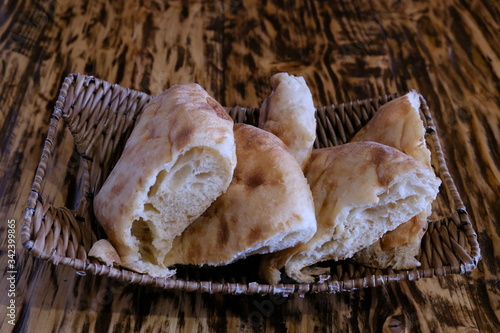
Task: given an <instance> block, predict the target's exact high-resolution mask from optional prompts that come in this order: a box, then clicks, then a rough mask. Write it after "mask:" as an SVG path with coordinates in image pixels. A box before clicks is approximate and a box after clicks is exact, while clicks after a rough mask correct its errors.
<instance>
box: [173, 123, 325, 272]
mask: <svg viewBox="0 0 500 333" xmlns="http://www.w3.org/2000/svg"><path fill="white" fill-rule="evenodd" d="M234 136H235V141H236V156H237V159H238V164H237V165H236V169H235V171H234V177H233V180H232V182H231V184H230V185H229V187H228V188H227V191H226V192H225V193H224V194H222V195H221V196H220V197H219V198H218V199H217V200H216V201H215V202H214V203H213V204H212V205H211V206H210V208H209V209H208V210H207V211H206V212H205V213H204V214H203V215H202V216H201V217H199V218H198V219H197V220H196V221H195V222H193V223H192V224H191V225H190V226H189V227H188V228H187V229H186V230H185V231H184V232H183V233H182V235H181V236H179V237H177V238H176V239H175V240H174V245H173V247H172V250H171V251H170V252H169V253H168V254H167V256H166V257H165V261H164V263H165V265H173V264H193V265H210V266H219V265H225V264H229V263H232V262H234V261H236V260H238V259H242V258H245V257H248V256H250V255H252V254H262V253H268V252H274V251H279V250H282V249H284V248H288V247H291V246H294V245H296V244H298V243H299V242H305V241H307V240H309V239H310V238H311V237H312V236H313V234H314V233H315V232H316V218H315V215H314V205H313V201H312V194H311V190H310V188H309V185H308V184H307V180H306V178H305V177H304V173H303V172H302V169H301V168H300V166H299V164H298V162H297V161H296V160H295V158H294V157H293V155H292V154H291V153H290V152H289V150H288V149H287V147H286V146H285V145H284V144H283V142H281V140H280V139H279V138H277V137H276V136H275V135H274V134H272V133H269V132H266V131H264V130H261V129H259V128H257V127H254V126H250V125H244V124H235V125H234Z"/></svg>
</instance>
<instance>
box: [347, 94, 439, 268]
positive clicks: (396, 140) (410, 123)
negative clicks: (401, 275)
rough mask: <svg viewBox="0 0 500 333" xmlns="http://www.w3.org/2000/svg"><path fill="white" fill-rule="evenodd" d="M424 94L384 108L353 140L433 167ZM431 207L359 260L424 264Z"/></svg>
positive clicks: (371, 263) (407, 265)
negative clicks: (424, 239)
mask: <svg viewBox="0 0 500 333" xmlns="http://www.w3.org/2000/svg"><path fill="white" fill-rule="evenodd" d="M419 110H420V95H419V94H418V93H417V92H416V91H414V90H412V91H410V92H409V93H407V94H406V95H404V96H402V97H399V98H396V99H394V100H392V101H390V102H388V103H387V104H385V105H383V106H381V107H380V109H379V110H378V111H377V112H376V113H375V115H374V116H373V118H372V119H371V120H370V121H369V122H368V124H367V125H366V126H365V127H363V128H362V129H361V130H360V131H359V132H358V133H357V134H356V135H355V136H354V138H353V139H352V140H351V142H358V141H375V142H378V143H382V144H385V145H388V146H391V147H394V148H396V149H399V150H401V151H402V152H404V153H406V154H408V155H409V156H412V157H414V158H415V159H417V160H419V161H420V162H422V163H424V164H425V165H427V166H429V167H431V163H430V156H431V153H430V151H429V149H428V148H427V146H426V144H425V128H424V124H423V122H422V119H421V118H420V111H419ZM430 213H431V205H429V206H428V209H427V210H426V211H424V212H422V213H420V214H418V215H417V216H415V217H413V218H412V219H411V220H410V221H408V222H406V223H404V224H402V225H401V226H399V227H398V228H396V229H395V230H393V231H390V232H388V233H387V234H385V235H384V236H383V237H382V238H381V239H380V240H379V241H377V242H375V243H374V244H373V245H371V246H369V247H367V248H365V249H363V250H362V251H360V252H359V253H356V255H355V256H354V259H355V260H356V261H358V262H359V263H362V264H365V265H368V266H372V267H377V268H388V267H392V268H394V269H412V268H415V267H418V266H420V262H419V261H418V260H417V259H416V257H417V256H418V255H419V253H420V245H421V240H422V237H423V236H424V234H425V232H426V230H427V216H429V215H430Z"/></svg>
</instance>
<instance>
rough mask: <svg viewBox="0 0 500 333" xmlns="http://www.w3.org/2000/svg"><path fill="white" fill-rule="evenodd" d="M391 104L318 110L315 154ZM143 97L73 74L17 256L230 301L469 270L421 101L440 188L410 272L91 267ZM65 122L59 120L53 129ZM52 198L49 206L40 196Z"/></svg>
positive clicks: (468, 234) (246, 263)
mask: <svg viewBox="0 0 500 333" xmlns="http://www.w3.org/2000/svg"><path fill="white" fill-rule="evenodd" d="M395 97H397V95H388V96H382V97H377V98H371V99H367V100H362V101H353V102H350V103H346V104H340V105H337V106H326V107H321V108H318V110H317V123H318V130H317V140H316V143H315V146H316V147H327V146H332V145H339V144H343V143H345V142H347V141H349V139H350V138H351V137H352V136H353V135H354V134H355V133H356V132H357V131H358V130H359V129H360V128H361V127H362V126H363V125H364V124H366V122H367V121H368V120H369V119H370V117H371V116H373V114H374V113H375V112H376V111H377V109H378V108H379V107H380V106H381V105H383V104H384V103H387V102H388V101H390V100H391V99H393V98H395ZM150 98H151V97H150V96H148V95H146V94H144V93H141V92H137V91H133V90H130V89H126V88H123V87H120V86H118V85H114V84H110V83H108V82H105V81H102V80H99V79H96V78H94V77H90V76H85V75H81V74H71V75H69V76H68V77H67V78H66V79H65V80H64V83H63V85H62V88H61V90H60V95H59V98H58V100H57V102H56V105H55V108H54V112H53V114H52V116H51V118H50V128H49V131H48V134H47V138H46V140H45V143H44V147H43V152H42V156H41V160H40V163H39V165H38V168H37V170H36V174H35V178H34V181H33V186H32V190H31V193H30V195H29V198H28V202H27V207H26V213H25V217H24V221H23V227H22V233H21V237H22V242H23V245H24V247H25V248H26V249H27V250H28V251H29V252H30V253H31V254H32V255H34V256H35V257H38V258H42V259H44V260H48V261H50V262H52V263H54V264H56V265H57V264H64V265H68V266H71V267H73V268H74V269H75V270H76V273H77V274H80V275H84V274H87V273H91V274H95V275H106V276H110V277H112V278H116V279H119V280H122V281H126V282H130V283H140V284H144V285H153V286H156V287H159V288H164V289H170V290H172V289H177V290H187V291H202V292H209V293H230V294H283V295H287V294H290V293H299V294H306V293H317V292H326V293H335V292H339V291H348V290H353V289H358V288H365V287H375V286H380V285H383V284H385V283H388V282H390V281H400V280H416V279H419V278H425V277H427V278H429V277H435V276H443V275H448V274H457V273H458V274H460V273H465V272H467V271H470V270H472V269H474V268H476V266H477V262H478V260H479V259H480V249H479V246H478V243H477V236H476V234H475V232H474V230H473V228H472V225H471V223H470V221H469V217H468V215H467V212H466V209H465V207H464V205H463V203H462V200H461V199H460V196H459V194H458V192H457V190H456V187H455V185H454V183H453V180H452V178H451V176H450V174H449V172H448V169H447V166H446V163H445V159H444V155H443V153H442V150H441V145H440V142H439V138H438V135H437V133H436V128H435V126H434V123H433V121H432V118H431V115H430V112H429V109H428V107H427V105H426V103H425V100H423V99H422V100H421V102H422V106H421V113H422V119H423V120H424V122H425V126H426V128H427V135H426V138H427V143H428V146H429V148H430V149H431V152H432V163H433V166H434V168H435V171H436V173H437V174H438V176H439V177H440V178H441V180H442V181H443V184H442V185H441V188H440V193H439V194H438V198H437V199H436V201H435V203H434V204H433V214H432V215H431V216H430V223H429V228H428V230H427V232H426V234H425V236H424V238H423V241H422V251H421V255H420V258H419V260H420V262H421V263H422V266H421V267H420V268H419V269H415V270H401V271H394V270H391V269H387V270H380V269H374V268H369V267H364V266H361V265H358V264H355V263H353V262H350V261H341V262H325V263H322V264H321V265H328V266H330V267H331V276H330V278H329V279H328V280H326V281H322V282H319V283H314V284H296V283H293V281H289V280H287V279H286V278H285V279H284V281H285V282H290V283H285V284H279V285H268V284H266V283H264V282H263V281H262V280H260V279H259V278H258V276H257V271H258V261H259V258H258V257H257V256H254V257H251V258H248V259H245V260H241V261H238V262H237V263H235V264H232V265H228V266H224V267H218V268H196V267H189V266H179V267H177V274H176V276H175V277H174V278H153V277H151V276H149V275H144V274H139V273H135V272H132V271H129V270H127V269H124V268H121V267H108V266H105V265H101V264H100V263H98V262H96V261H94V260H90V259H89V258H88V257H87V253H88V251H89V249H90V248H91V246H92V244H93V243H94V242H95V241H97V240H98V239H100V238H105V234H104V232H103V231H102V229H101V228H100V226H99V225H98V223H97V222H96V220H95V218H94V216H93V213H92V197H93V193H95V192H96V191H97V190H98V189H99V188H100V186H101V185H102V183H103V182H104V180H105V179H106V177H107V176H108V174H109V172H110V170H111V169H112V166H113V165H114V164H115V162H116V161H117V159H118V157H119V156H120V153H121V150H122V149H123V146H124V143H125V141H126V139H127V138H128V136H129V134H130V132H131V130H132V128H133V126H134V121H135V119H136V117H137V115H138V114H139V113H140V112H141V110H142V109H143V108H144V106H145V105H146V104H147V103H148V101H149V100H150ZM227 110H228V112H229V113H230V115H231V116H232V117H233V119H234V120H235V121H236V122H245V123H249V124H254V125H255V124H256V123H257V122H258V116H259V112H258V109H255V108H241V107H233V108H227ZM61 118H63V119H64V120H65V121H60V120H61ZM49 194H50V195H52V197H48V196H47V195H49Z"/></svg>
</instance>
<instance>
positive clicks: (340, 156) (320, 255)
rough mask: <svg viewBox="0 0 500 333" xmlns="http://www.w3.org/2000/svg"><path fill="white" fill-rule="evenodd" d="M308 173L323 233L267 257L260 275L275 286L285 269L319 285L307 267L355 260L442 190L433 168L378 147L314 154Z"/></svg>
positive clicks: (340, 148)
mask: <svg viewBox="0 0 500 333" xmlns="http://www.w3.org/2000/svg"><path fill="white" fill-rule="evenodd" d="M305 174H306V177H307V180H308V182H309V185H310V186H311V191H312V194H313V200H314V205H315V212H316V220H317V223H318V230H317V232H316V234H315V235H314V236H313V238H312V239H311V240H309V241H308V242H306V243H304V244H299V245H297V246H295V247H293V248H289V249H286V250H283V251H280V252H276V253H273V254H270V255H266V256H264V257H263V260H262V262H261V268H260V274H261V276H262V277H263V278H264V279H265V280H267V281H268V282H269V283H272V284H275V283H278V282H279V280H280V271H279V269H281V268H282V267H285V271H286V273H287V275H288V276H289V277H291V278H293V279H295V280H296V281H297V282H301V283H311V282H314V277H313V276H311V275H309V274H308V268H307V267H308V266H310V265H313V264H315V263H318V262H321V261H326V260H343V259H348V258H351V257H352V256H353V255H354V253H356V252H359V251H360V250H362V249H363V248H365V247H367V246H369V245H371V244H373V243H374V242H375V241H376V240H377V239H379V238H380V237H382V235H383V234H384V233H386V232H387V231H390V230H393V229H395V228H396V227H397V226H399V225H400V224H402V223H404V222H406V221H408V220H410V219H411V218H412V217H413V216H415V215H417V214H419V213H420V212H422V211H423V210H425V209H426V208H427V206H428V205H429V203H430V202H432V201H433V200H434V199H435V197H436V194H437V191H438V186H439V180H438V179H437V178H436V177H435V176H434V173H433V171H432V170H431V169H430V168H429V167H427V166H426V165H424V164H422V163H420V162H418V161H417V160H415V159H414V158H412V157H410V156H408V155H406V154H403V153H402V152H401V151H399V150H397V149H395V148H392V147H389V146H386V145H382V144H378V143H375V142H356V143H347V144H344V145H340V146H335V147H330V148H324V149H316V150H313V153H312V156H311V161H310V163H309V165H308V166H307V168H306V170H305Z"/></svg>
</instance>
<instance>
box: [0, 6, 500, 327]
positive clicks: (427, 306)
mask: <svg viewBox="0 0 500 333" xmlns="http://www.w3.org/2000/svg"><path fill="white" fill-rule="evenodd" d="M142 3H143V4H141V5H138V4H137V1H132V0H128V1H103V0H90V1H69V0H50V1H39V0H38V1H37V0H33V1H21V0H19V1H18V0H10V1H9V0H7V1H2V2H1V3H0V128H1V130H0V152H1V155H0V231H1V238H0V245H1V247H0V248H1V252H0V253H1V259H0V266H1V269H2V273H1V274H2V278H1V280H0V292H1V297H0V299H1V307H0V331H1V332H9V331H11V330H13V331H16V332H92V331H97V332H112V331H113V332H131V331H140V332H164V331H165V332H174V331H180V332H223V331H229V332H237V331H243V332H259V331H265V332H274V331H278V332H281V331H289V332H336V331H339V332H343V331H349V332H382V331H383V332H499V331H500V321H499V319H500V237H499V236H500V204H499V200H498V197H499V194H500V169H499V167H500V147H499V142H500V97H499V96H500V94H499V91H500V6H499V3H498V1H496V0H483V1H468V0H443V1H418V2H415V3H413V2H410V1H405V0H402V1H390V0H385V1H372V0H350V1H348V0H338V1H320V0H316V1H305V0H300V1H288V0H269V1H263V2H262V3H261V2H260V1H248V0H234V1H228V0H220V1H219V0H217V1H192V2H189V1H160V0H157V1H142ZM280 71H286V72H290V73H292V74H296V75H301V76H304V77H305V79H306V81H307V82H308V83H309V86H310V88H311V91H312V93H313V96H314V100H315V103H316V105H327V104H335V103H339V102H346V101H350V100H353V99H363V98H368V97H374V96H378V95H381V94H385V93H395V92H400V91H406V90H408V89H411V88H415V89H417V90H418V91H420V92H421V93H422V94H423V96H424V97H425V98H426V99H427V102H428V104H429V107H430V109H431V110H432V112H433V114H434V120H435V122H436V125H437V129H438V132H439V134H440V137H441V141H442V145H443V149H444V152H445V157H446V160H447V162H448V166H449V168H450V172H451V175H452V177H453V178H454V180H455V182H456V185H457V187H458V191H459V192H460V194H461V196H462V199H463V200H464V203H465V205H466V207H467V209H468V213H469V216H470V218H471V221H472V223H473V226H474V229H475V230H476V231H477V234H478V239H479V243H480V247H481V250H482V260H481V261H480V262H479V265H478V268H477V269H475V270H473V271H472V272H470V273H467V274H464V275H459V274H456V275H449V276H445V277H436V278H429V279H420V280H418V281H410V282H398V283H389V284H388V285H384V286H382V287H377V288H369V289H363V290H355V291H352V292H341V293H338V294H312V295H307V296H306V297H299V296H298V295H290V296H289V297H288V298H270V296H236V295H220V294H217V295H211V294H201V293H189V292H180V291H164V290H160V289H156V288H153V287H148V286H139V285H126V284H123V283H120V282H117V281H114V280H113V279H110V278H106V277H96V276H91V275H87V276H79V275H77V274H76V273H75V270H73V269H72V268H69V267H66V266H62V265H59V266H55V265H52V264H50V263H48V262H46V261H44V260H41V259H37V258H34V257H33V256H31V255H29V254H28V253H27V252H26V251H25V250H24V248H23V247H22V244H21V242H20V230H21V222H22V218H23V214H24V209H25V205H26V200H27V197H28V194H29V192H30V188H31V183H32V181H33V177H34V172H35V169H36V167H37V163H38V161H39V158H40V154H41V151H42V144H43V140H44V138H45V134H46V133H47V130H48V125H49V117H50V114H51V112H52V109H53V107H54V103H55V100H56V97H57V94H58V90H59V88H60V85H61V83H62V80H63V79H64V77H66V76H67V75H68V74H69V73H74V72H79V73H84V74H89V75H94V76H95V77H98V78H100V79H103V80H106V81H109V82H112V83H117V84H120V85H121V86H124V87H128V88H132V89H136V90H140V91H144V92H146V93H149V94H157V93H159V92H161V91H163V90H164V89H166V88H168V87H169V86H171V85H173V84H176V83H185V82H198V83H199V84H201V85H202V86H203V87H204V88H205V89H206V90H207V91H208V92H209V93H210V94H212V95H213V96H214V97H215V98H216V99H217V100H219V101H220V102H221V104H223V105H230V106H233V105H241V106H250V107H258V106H260V104H261V102H262V100H263V99H264V98H265V96H266V95H267V94H268V93H269V91H270V87H269V82H268V80H269V77H270V76H271V75H272V74H274V73H276V72H280ZM53 191H54V196H56V195H57V191H58V189H57V188H54V189H53ZM9 230H10V231H9ZM9 232H11V233H12V232H13V233H15V235H16V238H17V248H16V257H15V269H16V272H17V273H15V274H14V276H15V281H16V283H15V286H14V288H12V287H13V284H12V283H11V282H12V281H13V280H12V278H11V275H12V273H9V269H8V268H7V262H8V259H9V258H8V257H9V256H8V252H7V249H8V235H9ZM9 278H10V279H9ZM9 289H11V292H12V291H13V292H15V296H14V295H13V294H11V293H10V292H9ZM12 289H13V290H12ZM10 304H15V309H14V310H12V306H11V309H9V308H8V307H9V305H10Z"/></svg>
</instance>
